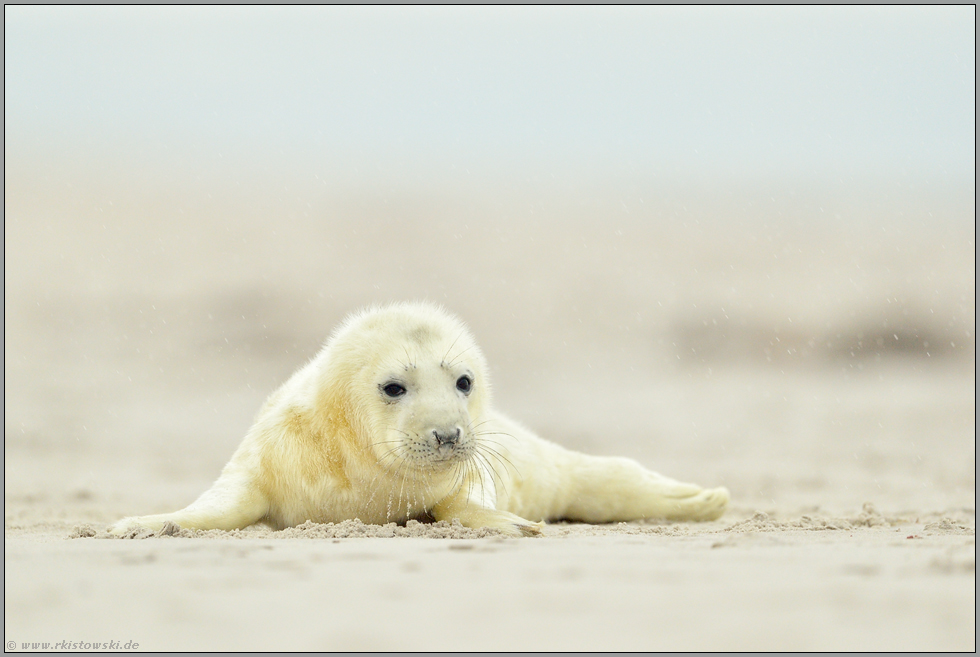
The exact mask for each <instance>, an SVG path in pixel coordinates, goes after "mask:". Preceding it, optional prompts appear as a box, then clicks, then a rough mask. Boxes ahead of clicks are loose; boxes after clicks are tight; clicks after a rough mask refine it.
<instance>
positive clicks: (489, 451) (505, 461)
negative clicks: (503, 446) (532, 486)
mask: <svg viewBox="0 0 980 657" xmlns="http://www.w3.org/2000/svg"><path fill="white" fill-rule="evenodd" d="M480 449H481V450H483V452H482V454H483V455H489V456H492V457H493V458H495V459H497V462H498V463H500V465H501V466H503V467H504V468H506V467H507V466H510V469H511V470H513V471H514V474H516V475H517V476H518V477H520V480H521V481H522V482H523V481H524V477H523V475H521V471H520V470H519V469H518V468H517V466H516V465H514V463H513V461H511V460H510V459H509V458H507V457H506V456H504V455H503V454H501V453H500V452H498V451H497V450H495V449H493V448H492V447H488V446H486V445H482V446H481V447H480ZM494 474H497V476H498V477H499V478H500V479H501V480H503V477H500V475H499V473H497V472H496V470H494Z"/></svg>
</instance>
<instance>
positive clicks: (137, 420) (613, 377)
mask: <svg viewBox="0 0 980 657" xmlns="http://www.w3.org/2000/svg"><path fill="white" fill-rule="evenodd" d="M975 18H976V10H975V7H973V6H945V7H859V8H852V7H817V8H812V7H811V8H806V7H803V8H796V7H792V8H791V7H775V8H773V7H749V8H737V7H709V8H680V7H668V8H660V7H629V8H624V7H619V8H600V7H589V8H585V7H571V8H569V7H565V8H548V7H536V8H516V7H502V8H479V9H470V8H435V7H429V8H405V7H397V8H396V7H367V8H353V7H346V8H330V7H317V8H307V7H288V8H272V7H237V8H218V7H210V8H196V7H165V8H164V7H155V8H136V7H124V8H94V7H26V6H20V7H5V8H4V59H5V61H4V96H5V98H4V119H5V121H4V126H5V127H4V141H5V144H4V165H5V166H4V191H5V193H4V329H5V330H4V348H5V358H4V383H5V385H4V404H5V406H4V434H5V443H4V450H5V464H4V470H5V482H4V486H5V493H6V495H5V516H6V520H7V524H8V526H10V525H11V524H18V523H32V522H33V523H43V522H50V521H58V520H64V521H77V520H100V521H101V520H104V521H109V520H113V519H115V518H116V517H118V516H120V515H123V514H135V513H150V512H155V511H166V510H173V509H174V508H176V506H183V505H184V504H186V503H187V502H189V501H190V500H191V499H192V498H193V497H195V496H196V495H197V494H198V493H200V492H201V491H202V490H203V489H204V488H205V487H206V486H207V485H209V484H210V482H211V481H212V480H213V479H214V478H215V476H216V475H217V473H218V472H219V470H220V468H221V467H222V465H223V464H224V463H225V461H226V460H227V459H228V457H229V456H230V454H231V452H232V451H233V450H234V448H235V447H236V446H237V444H238V442H239V441H240V439H241V437H242V436H243V435H244V432H245V431H246V430H247V428H248V426H249V424H250V421H251V419H252V417H253V416H254V413H255V412H256V411H257V410H258V407H259V405H260V404H261V402H262V400H263V399H264V398H265V397H266V395H268V394H269V393H270V392H271V391H272V390H273V389H274V388H275V387H276V386H277V385H279V384H280V383H281V382H283V381H284V380H285V379H286V378H287V377H288V376H289V375H290V374H291V373H292V372H293V371H294V370H295V369H297V368H298V367H299V366H300V365H302V364H303V363H305V362H306V361H307V360H308V359H309V358H311V357H312V356H313V354H314V353H315V352H316V350H317V349H318V348H319V345H320V344H321V343H322V341H323V339H324V338H325V337H326V336H327V335H328V334H329V332H330V330H331V329H332V328H333V327H334V326H335V325H336V324H337V323H338V322H339V321H340V320H341V319H342V318H343V317H344V316H345V315H346V314H347V313H348V312H351V311H353V310H355V309H357V308H359V307H361V306H364V305H367V304H372V303H379V302H386V301H390V300H399V299H418V298H424V299H429V300H433V301H437V302H439V303H442V304H444V305H445V306H446V307H447V308H449V309H451V310H453V311H454V312H456V313H458V314H459V315H460V316H461V317H462V318H463V319H464V320H465V321H467V322H468V323H469V324H470V326H471V328H472V329H473V331H474V333H475V335H476V336H477V338H478V340H479V341H480V342H481V343H482V345H483V347H484V350H485V352H486V353H487V355H488V358H489V361H490V363H491V366H492V368H493V376H494V384H495V395H496V399H497V403H498V406H499V407H500V408H501V409H502V410H504V411H505V412H508V413H509V414H511V415H513V416H515V417H516V418H518V419H520V420H522V421H524V422H525V423H526V424H528V425H530V426H531V427H532V428H534V429H536V430H537V431H538V432H539V433H541V434H542V435H545V436H546V437H549V438H552V439H554V440H556V441H558V442H561V443H563V444H566V445H568V446H570V447H574V448H577V449H582V450H585V451H590V452H592V453H603V454H622V455H628V456H632V457H634V458H637V459H639V460H641V461H642V462H643V463H645V464H646V465H648V466H650V467H653V468H654V469H657V470H659V471H662V472H664V473H665V474H669V475H672V476H675V477H677V478H681V479H686V480H694V481H697V482H699V483H702V484H704V485H715V484H724V485H727V486H728V487H729V488H730V489H731V490H732V493H733V496H734V501H733V510H734V511H735V512H738V511H739V510H740V509H741V510H743V511H750V510H751V509H754V508H764V509H767V510H769V511H773V512H777V513H793V512H797V511H799V510H814V509H818V508H826V509H836V510H849V509H855V508H860V505H861V503H863V502H864V501H867V500H877V501H878V502H879V504H880V505H882V506H885V507H888V508H891V509H893V510H895V511H900V510H902V509H909V508H917V509H921V508H928V509H935V510H942V509H947V508H958V507H962V506H970V507H971V508H972V506H973V505H974V501H973V500H974V497H973V495H974V487H975V471H976V457H975V454H976V449H975V419H974V417H975V401H974V398H975V391H976V382H975V335H974V329H975V281H976V269H975V252H976V251H975V223H974V221H975V175H976V167H975V157H976V133H975V111H976V105H975V94H976V86H975V74H976V71H975V37H976V34H975Z"/></svg>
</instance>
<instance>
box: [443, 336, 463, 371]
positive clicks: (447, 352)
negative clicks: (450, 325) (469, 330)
mask: <svg viewBox="0 0 980 657" xmlns="http://www.w3.org/2000/svg"><path fill="white" fill-rule="evenodd" d="M464 333H466V330H465V329H461V330H460V332H459V333H458V334H457V335H456V339H455V340H453V343H452V344H451V345H449V349H446V353H445V355H444V356H443V357H442V362H440V363H439V364H440V365H445V364H446V359H447V358H449V352H451V351H452V350H453V347H455V346H456V343H457V342H459V339H460V338H461V337H463V334H464Z"/></svg>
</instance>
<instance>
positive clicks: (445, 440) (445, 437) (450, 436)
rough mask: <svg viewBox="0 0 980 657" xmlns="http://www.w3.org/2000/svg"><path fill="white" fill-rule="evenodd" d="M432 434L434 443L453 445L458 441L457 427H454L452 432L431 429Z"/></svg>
mask: <svg viewBox="0 0 980 657" xmlns="http://www.w3.org/2000/svg"><path fill="white" fill-rule="evenodd" d="M432 435H433V436H435V438H436V443H437V444H439V445H455V444H456V443H457V442H459V427H456V431H454V432H452V433H444V434H442V433H439V432H438V431H436V430H434V429H433V431H432Z"/></svg>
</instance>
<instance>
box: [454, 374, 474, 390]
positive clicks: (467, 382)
mask: <svg viewBox="0 0 980 657" xmlns="http://www.w3.org/2000/svg"><path fill="white" fill-rule="evenodd" d="M472 385H473V381H472V380H471V379H470V377H468V376H461V377H459V378H458V379H456V389H457V390H459V391H460V392H463V393H469V391H470V388H471V387H472Z"/></svg>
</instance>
